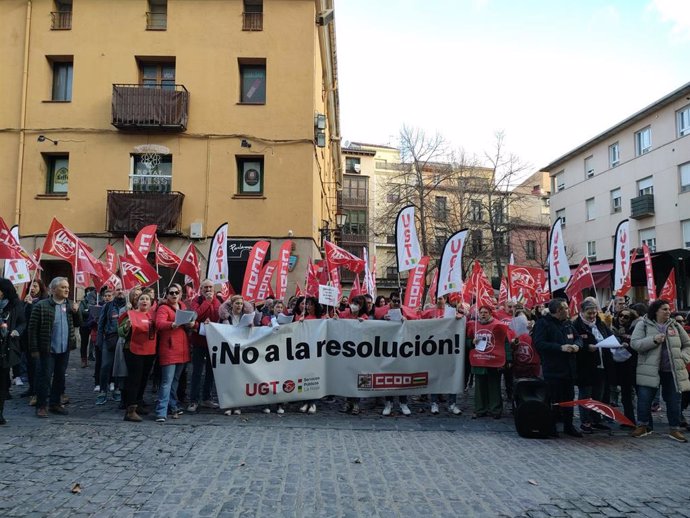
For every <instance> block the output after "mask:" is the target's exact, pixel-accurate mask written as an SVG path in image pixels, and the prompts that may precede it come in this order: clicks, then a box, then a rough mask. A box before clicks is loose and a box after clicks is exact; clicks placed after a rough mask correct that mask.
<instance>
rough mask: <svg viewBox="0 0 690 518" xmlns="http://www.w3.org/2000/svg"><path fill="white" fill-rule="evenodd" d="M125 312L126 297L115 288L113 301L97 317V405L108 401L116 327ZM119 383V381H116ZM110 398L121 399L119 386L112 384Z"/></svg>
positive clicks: (120, 290) (115, 342)
mask: <svg viewBox="0 0 690 518" xmlns="http://www.w3.org/2000/svg"><path fill="white" fill-rule="evenodd" d="M126 311H127V297H126V296H125V292H124V290H123V289H122V288H121V287H117V288H115V296H114V298H113V300H111V301H110V302H108V303H106V305H105V306H103V309H102V310H101V313H100V315H99V316H98V334H97V338H96V347H98V348H99V349H100V351H101V374H100V382H99V386H100V389H101V390H100V392H99V394H98V396H96V404H97V405H105V404H106V402H107V401H108V390H109V389H110V382H111V376H110V374H111V372H112V370H113V361H114V360H115V349H116V346H117V340H118V338H119V335H118V334H117V325H118V321H119V319H120V315H122V314H123V313H125V312H126ZM117 381H118V383H119V380H117ZM111 390H112V393H113V394H112V397H113V400H114V401H117V402H119V401H120V400H121V398H122V396H121V393H120V388H119V386H115V383H113V388H112V389H111Z"/></svg>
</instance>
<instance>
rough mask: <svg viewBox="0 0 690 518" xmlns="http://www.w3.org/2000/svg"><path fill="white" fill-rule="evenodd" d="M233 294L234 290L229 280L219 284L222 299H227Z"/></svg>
mask: <svg viewBox="0 0 690 518" xmlns="http://www.w3.org/2000/svg"><path fill="white" fill-rule="evenodd" d="M233 295H235V290H234V289H233V288H232V284H230V281H227V282H224V283H223V284H221V285H220V296H221V297H223V300H228V299H229V298H230V297H231V296H233Z"/></svg>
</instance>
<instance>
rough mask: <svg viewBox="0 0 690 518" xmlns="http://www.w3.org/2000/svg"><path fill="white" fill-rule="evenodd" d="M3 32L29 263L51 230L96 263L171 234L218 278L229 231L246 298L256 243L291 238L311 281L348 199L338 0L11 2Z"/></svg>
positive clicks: (3, 204) (13, 202)
mask: <svg viewBox="0 0 690 518" xmlns="http://www.w3.org/2000/svg"><path fill="white" fill-rule="evenodd" d="M0 19H2V20H3V21H4V23H5V26H6V27H7V28H8V30H7V31H4V32H3V34H2V35H0V53H1V54H2V56H3V64H4V66H3V73H2V74H1V75H0V91H2V92H3V95H2V98H1V99H0V128H2V129H1V130H0V155H2V156H3V159H4V166H5V167H3V169H2V172H0V180H1V181H2V185H3V186H4V187H5V188H3V189H2V190H0V214H2V216H3V218H5V220H6V221H8V222H9V223H10V224H11V223H12V222H14V223H16V224H18V225H19V230H20V234H21V241H22V243H23V245H24V246H25V247H26V248H27V249H33V248H35V247H38V246H40V245H41V244H42V241H43V238H44V236H45V234H46V232H47V230H48V226H49V224H50V221H51V218H52V217H53V216H56V217H57V218H58V219H59V220H60V221H61V222H62V223H64V224H65V225H66V226H67V227H69V228H70V229H72V230H73V231H75V232H76V233H77V234H78V235H79V236H80V237H82V238H83V239H85V240H86V242H87V243H88V244H89V245H90V246H92V247H93V248H94V250H95V252H96V253H101V252H102V251H103V250H104V247H105V245H106V244H107V243H114V244H115V245H116V247H119V246H121V242H122V239H121V237H122V236H123V235H128V236H132V235H134V234H136V232H137V231H138V230H139V229H140V228H141V227H142V226H143V225H146V224H150V223H156V224H158V229H159V238H160V240H161V241H162V242H163V243H164V244H165V245H166V246H168V247H169V248H171V249H172V250H173V251H175V252H182V251H183V250H184V248H185V247H186V244H187V243H188V242H189V239H193V240H196V241H197V242H196V244H197V248H198V250H199V253H200V256H201V259H202V263H203V266H205V263H206V261H205V259H206V257H205V255H206V254H207V252H208V248H209V246H208V239H207V238H208V236H209V235H212V233H213V232H214V230H215V229H216V228H217V227H218V226H219V225H220V224H222V223H224V222H226V221H227V222H229V234H230V238H231V239H230V242H229V248H230V257H231V261H232V262H231V264H230V270H231V280H232V282H233V284H234V285H235V289H239V287H241V280H242V275H243V273H244V264H245V262H246V258H247V254H248V250H249V249H251V246H252V245H253V243H255V242H256V241H257V240H269V241H270V242H271V244H272V246H271V250H272V253H271V255H273V256H275V255H277V252H278V247H279V244H280V242H282V240H283V239H286V238H287V237H288V236H291V238H292V239H293V242H294V245H295V246H294V250H293V255H294V258H293V260H292V261H291V268H294V271H293V270H291V272H292V273H291V276H290V286H289V287H288V290H293V289H294V286H295V282H296V281H300V282H301V280H302V279H303V278H304V271H305V265H306V262H307V261H306V259H307V257H308V256H310V255H313V256H318V252H319V245H320V229H321V228H323V224H322V222H323V221H326V222H328V224H330V225H331V227H335V212H336V204H337V200H336V190H337V186H338V185H340V184H342V169H343V168H342V167H341V163H340V160H341V155H340V144H339V140H340V129H339V112H338V110H339V108H338V88H337V60H336V47H335V21H334V15H333V2H332V0H214V1H212V2H190V1H187V0H120V1H118V2H105V1H92V0H3V1H2V2H0ZM68 269H69V266H68V265H67V264H66V263H64V262H58V261H47V264H46V272H45V275H46V277H50V276H52V275H55V274H68V272H67V270H68ZM290 292H291V291H290Z"/></svg>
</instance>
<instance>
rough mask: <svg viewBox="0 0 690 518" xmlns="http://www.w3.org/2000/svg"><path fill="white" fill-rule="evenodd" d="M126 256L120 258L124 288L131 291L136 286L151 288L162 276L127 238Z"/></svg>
mask: <svg viewBox="0 0 690 518" xmlns="http://www.w3.org/2000/svg"><path fill="white" fill-rule="evenodd" d="M124 242H125V255H124V256H120V270H121V273H122V285H123V286H122V287H123V288H124V289H126V290H130V289H132V288H134V287H136V286H151V285H152V284H153V283H155V282H156V281H157V280H158V279H160V275H158V273H157V272H156V269H155V268H154V267H153V266H151V264H149V262H148V261H147V260H146V258H145V257H144V256H143V255H141V254H140V253H139V250H137V249H136V248H134V246H132V243H130V241H129V239H127V238H126V237H125V240H124Z"/></svg>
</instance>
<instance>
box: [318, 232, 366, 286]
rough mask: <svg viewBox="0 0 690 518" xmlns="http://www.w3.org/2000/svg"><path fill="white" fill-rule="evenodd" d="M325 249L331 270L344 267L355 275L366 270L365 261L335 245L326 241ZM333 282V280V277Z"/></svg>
mask: <svg viewBox="0 0 690 518" xmlns="http://www.w3.org/2000/svg"><path fill="white" fill-rule="evenodd" d="M324 248H325V249H326V260H327V261H328V265H329V267H330V268H334V267H338V266H344V267H345V268H347V269H348V270H350V271H351V272H355V273H359V272H361V271H362V270H364V259H360V258H359V257H357V256H356V255H353V254H351V253H350V252H348V251H347V250H345V249H343V248H340V247H339V246H336V245H334V244H333V243H331V242H330V241H324ZM331 280H333V278H332V276H331Z"/></svg>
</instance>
